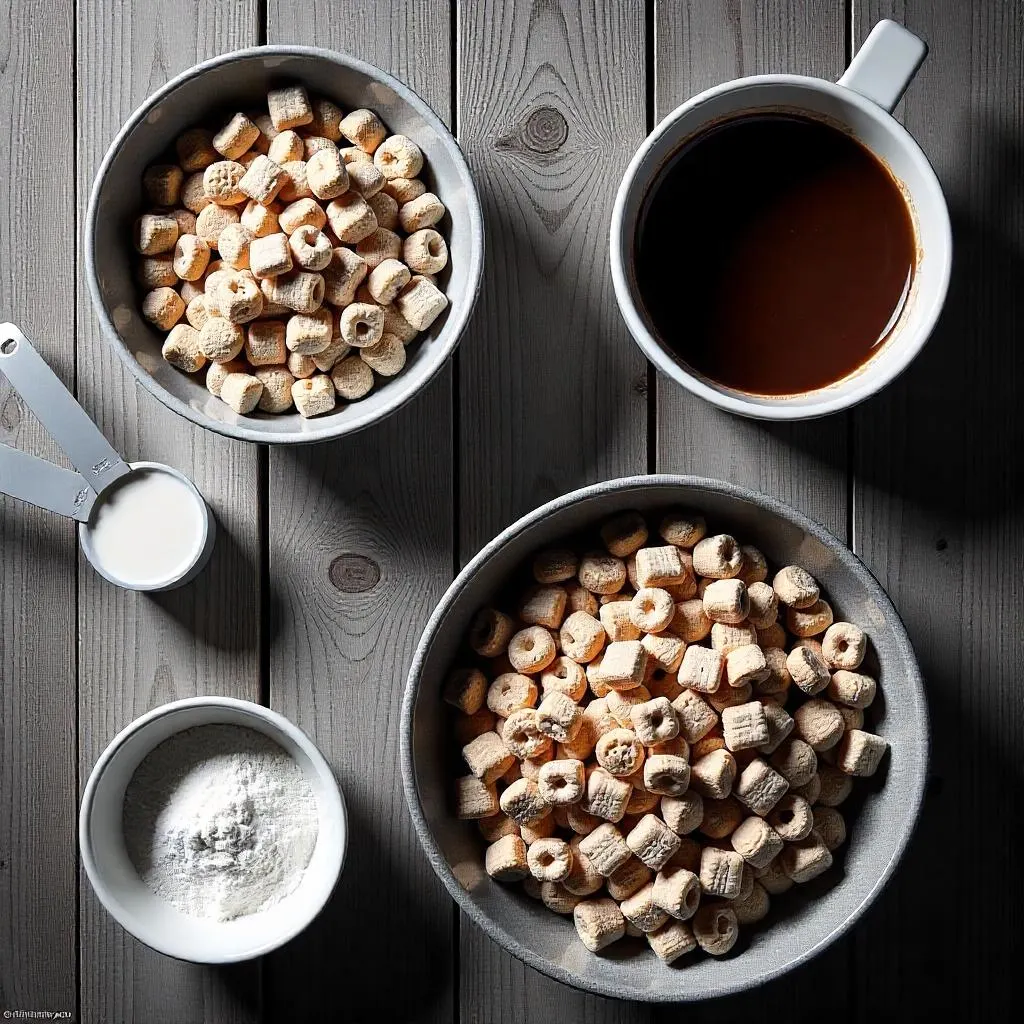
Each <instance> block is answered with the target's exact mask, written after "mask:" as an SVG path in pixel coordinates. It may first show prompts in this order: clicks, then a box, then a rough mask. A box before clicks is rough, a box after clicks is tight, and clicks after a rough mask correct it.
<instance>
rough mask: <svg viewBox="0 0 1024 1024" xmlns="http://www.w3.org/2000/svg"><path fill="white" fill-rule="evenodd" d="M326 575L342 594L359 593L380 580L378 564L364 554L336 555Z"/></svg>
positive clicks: (370, 588)
mask: <svg viewBox="0 0 1024 1024" xmlns="http://www.w3.org/2000/svg"><path fill="white" fill-rule="evenodd" d="M327 575H328V576H329V577H330V580H331V583H333V584H334V586H335V587H336V588H337V589H338V590H340V591H341V592H342V593H343V594H361V593H362V592H363V591H364V590H372V589H373V588H374V587H375V586H377V584H378V583H379V582H380V566H379V565H378V564H377V563H376V562H375V561H374V560H373V559H372V558H367V557H366V556H365V555H352V554H348V555H338V557H337V558H335V559H334V561H333V562H331V567H330V569H329V570H328V573H327Z"/></svg>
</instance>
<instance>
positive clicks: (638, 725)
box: [629, 697, 679, 745]
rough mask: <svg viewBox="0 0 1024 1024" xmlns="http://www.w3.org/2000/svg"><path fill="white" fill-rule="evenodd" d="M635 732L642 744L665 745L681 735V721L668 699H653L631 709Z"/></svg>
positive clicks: (630, 715)
mask: <svg viewBox="0 0 1024 1024" xmlns="http://www.w3.org/2000/svg"><path fill="white" fill-rule="evenodd" d="M629 717H630V721H631V724H632V727H633V731H634V732H635V733H636V735H637V738H638V739H639V740H640V742H641V743H643V744H645V745H650V744H653V743H665V742H667V741H668V740H671V739H674V738H675V737H676V736H678V735H679V719H678V718H677V717H676V713H675V710H674V708H673V707H672V704H671V703H670V702H669V700H668V698H666V697H653V698H652V699H651V700H648V701H644V702H643V703H642V704H635V705H633V707H632V708H631V709H630V713H629Z"/></svg>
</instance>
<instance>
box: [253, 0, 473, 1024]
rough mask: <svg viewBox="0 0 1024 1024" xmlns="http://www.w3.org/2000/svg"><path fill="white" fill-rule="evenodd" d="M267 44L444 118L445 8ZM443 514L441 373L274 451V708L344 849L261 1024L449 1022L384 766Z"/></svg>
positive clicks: (447, 554)
mask: <svg viewBox="0 0 1024 1024" xmlns="http://www.w3.org/2000/svg"><path fill="white" fill-rule="evenodd" d="M267 38H268V40H269V42H271V43H275V42H285V41H287V42H302V43H314V44H317V45H320V46H329V47H333V48H335V49H338V50H343V51H346V52H348V53H351V54H353V55H355V56H357V57H360V58H362V59H364V60H369V61H371V62H372V63H374V64H376V65H378V66H380V67H382V68H384V69H386V70H387V71H389V72H391V73H392V74H395V75H396V76H398V77H399V78H401V79H402V80H403V81H405V82H408V83H409V84H410V85H411V86H412V88H414V89H415V90H416V91H417V92H418V93H419V94H420V95H421V96H422V97H423V98H424V99H425V100H426V101H427V102H428V103H429V104H430V105H431V106H432V107H433V108H434V109H435V110H436V111H437V112H438V113H439V114H440V115H441V117H443V118H445V119H449V118H450V116H451V74H450V59H451V38H450V20H449V9H448V4H447V3H446V2H443V0H429V2H416V0H396V2H392V3H376V2H373V0H343V2H337V0H301V2H295V0H287V2H285V0H271V3H270V5H269V9H268V32H267ZM451 508H452V412H451V373H450V371H448V370H446V371H444V372H443V373H442V374H441V375H440V377H439V379H438V380H436V381H435V382H434V383H433V384H432V385H431V386H430V388H429V389H428V390H427V392H426V393H425V394H423V395H421V396H420V397H419V398H418V399H417V400H416V401H414V402H413V403H412V404H411V405H409V406H407V407H406V408H404V409H402V410H401V411H399V412H398V413H396V414H395V415H394V416H392V417H391V418H390V419H389V420H387V421H386V422H385V423H382V424H380V425H379V426H378V427H375V428H374V429H372V430H368V431H365V432H363V433H361V434H359V435H358V436H356V437H353V438H351V439H349V440H346V441H340V442H337V443H335V444H329V445H321V446H319V447H316V448H309V449H303V450H287V449H276V450H273V451H272V452H271V455H270V551H271V579H272V580H273V587H274V593H273V594H272V601H273V603H274V607H275V622H274V628H273V632H272V648H271V661H270V667H271V680H270V681H271V687H270V696H271V704H272V705H273V706H274V707H275V708H276V709H277V710H279V711H282V712H283V713H284V714H286V715H288V716H289V717H290V718H292V719H293V720H294V721H296V722H298V724H299V725H300V726H302V728H304V729H305V730H306V731H307V732H308V733H309V734H310V735H311V736H312V737H313V738H314V740H315V741H316V742H317V744H318V745H319V746H320V749H321V750H323V752H324V754H325V755H326V756H327V757H328V758H329V759H330V761H331V763H332V765H333V766H334V768H335V770H336V772H337V775H338V778H339V780H340V782H341V785H342V788H343V789H344V791H345V798H346V801H347V803H348V810H349V826H350V843H349V852H348V860H347V862H346V865H345V873H344V875H343V877H342V880H341V883H340V885H339V887H338V891H337V892H336V894H335V896H334V899H333V901H332V902H331V904H330V905H329V907H328V908H327V910H326V911H325V913H324V914H323V915H322V916H321V918H320V919H319V920H318V921H317V922H316V924H315V925H314V926H313V927H312V928H311V929H310V930H309V931H308V932H307V933H306V934H304V935H303V936H302V937H300V938H299V939H297V940H296V941H295V942H293V943H292V944H291V945H290V946H289V947H288V948H287V949H285V950H283V951H282V952H281V953H279V954H276V955H274V956H272V957H271V958H269V961H268V963H267V965H266V972H265V973H266V1006H267V1011H266V1012H267V1020H283V1019H286V1018H287V1019H289V1020H291V1019H294V1020H300V1019H310V1020H312V1019H314V1018H319V1017H320V1016H322V1015H323V1014H324V1013H326V1014H327V1015H328V1017H329V1018H330V1019H335V1018H337V1019H339V1020H351V1021H368V1020H373V1019H376V1018H378V1017H379V1016H380V1014H381V1012H382V1009H383V1012H384V1014H385V1016H386V1017H388V1018H389V1019H391V1020H395V1021H399V1020H400V1021H410V1022H412V1021H437V1022H439V1024H440V1022H442V1021H444V1022H449V1021H451V1020H452V1018H453V1009H452V998H453V996H452V989H453V985H452V977H453V965H452V922H453V919H454V917H453V911H452V908H451V901H450V900H449V898H448V895H447V893H445V892H444V889H443V887H442V886H441V885H440V883H439V882H438V881H437V879H436V877H435V876H434V873H433V871H432V870H431V868H430V866H429V864H428V863H427V861H426V858H424V857H423V855H422V853H421V852H420V848H419V844H418V841H417V839H416V836H415V833H414V832H413V829H412V823H411V821H410V819H409V815H408V812H407V810H406V807H405V800H404V797H403V794H402V783H401V774H400V771H399V765H398V709H399V704H400V701H401V695H402V689H403V686H404V683H405V677H406V674H407V672H408V668H409V663H410V661H411V658H412V652H413V650H414V648H415V645H416V641H417V639H418V637H419V633H420V631H421V629H422V627H423V625H424V624H425V622H426V619H427V617H428V615H429V614H430V612H431V610H432V609H433V607H434V605H435V604H436V603H437V600H438V599H439V598H440V596H441V594H442V593H443V591H444V588H445V586H446V585H447V583H448V581H449V580H450V578H451V570H452V561H453V558H452V512H451ZM339 558H340V560H339V561H337V562H335V560H336V559H339ZM332 564H334V565H335V569H334V571H333V572H332V569H331V566H332ZM374 580H376V582H374ZM332 581H333V582H332ZM339 971H341V972H343V974H344V982H343V987H342V988H339ZM341 993H343V994H341ZM342 999H343V1000H344V1010H339V1009H338V1007H339V1005H340V1003H339V1000H342Z"/></svg>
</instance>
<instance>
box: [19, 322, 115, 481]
mask: <svg viewBox="0 0 1024 1024" xmlns="http://www.w3.org/2000/svg"><path fill="white" fill-rule="evenodd" d="M0 373H3V374H4V376H6V377H7V379H8V380H9V381H10V382H11V384H13V385H14V388H15V390H16V391H17V392H18V393H19V394H20V395H21V397H22V399H24V401H25V404H26V405H27V406H28V407H29V408H30V409H31V410H32V412H33V414H34V415H35V416H36V418H37V419H38V420H39V422H40V423H42V425H43V426H44V427H46V429H47V430H48V431H49V433H50V435H51V436H52V437H53V439H54V440H55V441H56V442H57V444H59V445H60V447H61V448H62V449H63V450H64V453H65V454H66V455H67V457H68V458H69V459H70V460H71V464H72V465H73V466H74V467H75V469H77V470H78V472H79V473H81V474H82V477H83V478H84V480H85V482H86V483H87V484H88V485H89V486H90V487H91V488H92V489H93V490H94V491H95V492H96V493H97V494H99V493H100V492H101V491H102V490H104V489H105V488H106V487H107V486H108V485H109V484H111V483H113V481H114V480H117V479H118V478H119V477H122V476H124V475H125V473H128V472H130V467H129V466H128V464H127V463H126V462H125V461H124V459H122V458H121V456H120V455H118V454H117V452H116V451H114V449H113V448H112V447H111V446H110V443H109V442H108V441H107V439H106V438H105V437H104V436H103V435H102V434H101V433H100V430H99V428H98V427H97V426H96V424H95V423H93V421H92V420H91V419H89V417H88V416H87V415H86V414H85V410H84V409H83V408H82V407H81V406H80V405H79V404H78V402H76V401H75V398H74V396H73V395H72V394H71V392H70V391H68V389H67V388H66V387H64V385H63V384H62V383H61V380H60V378H59V377H58V376H57V375H56V374H55V373H54V372H53V370H51V369H50V367H49V366H48V365H47V364H46V361H45V360H44V359H43V357H42V356H41V355H40V354H39V353H38V352H37V351H36V350H35V349H34V348H33V347H32V344H31V342H29V340H28V338H26V337H25V335H24V334H22V333H21V331H20V330H18V328H17V327H15V326H14V324H0ZM29 500H31V499H29Z"/></svg>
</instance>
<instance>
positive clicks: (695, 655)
mask: <svg viewBox="0 0 1024 1024" xmlns="http://www.w3.org/2000/svg"><path fill="white" fill-rule="evenodd" d="M722 663H723V655H722V653H721V652H720V651H713V650H711V648H710V647H698V646H697V645H696V644H691V645H690V646H689V647H687V648H686V653H685V654H683V660H682V663H681V664H680V666H679V676H678V679H679V685H680V686H682V687H684V688H685V689H688V690H696V691H697V692H698V693H714V692H715V690H717V689H718V685H719V683H720V682H721V680H722Z"/></svg>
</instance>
